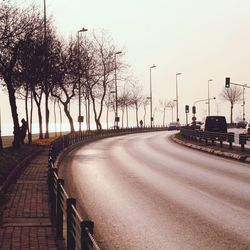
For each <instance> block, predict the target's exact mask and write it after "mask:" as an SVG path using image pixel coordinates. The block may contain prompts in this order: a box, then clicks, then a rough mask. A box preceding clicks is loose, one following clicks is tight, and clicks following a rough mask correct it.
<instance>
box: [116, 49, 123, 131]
mask: <svg viewBox="0 0 250 250" xmlns="http://www.w3.org/2000/svg"><path fill="white" fill-rule="evenodd" d="M121 53H122V52H121V51H117V52H115V128H117V129H118V123H119V117H118V95H117V76H116V68H117V65H116V55H119V54H121Z"/></svg>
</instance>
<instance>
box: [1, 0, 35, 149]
mask: <svg viewBox="0 0 250 250" xmlns="http://www.w3.org/2000/svg"><path fill="white" fill-rule="evenodd" d="M39 20H40V17H39V15H38V14H37V12H36V11H35V8H34V7H30V8H28V9H24V10H21V9H19V8H17V7H15V6H13V5H11V4H10V2H1V3H0V77H1V78H2V79H3V80H4V82H5V84H6V87H7V90H8V95H9V102H10V107H11V113H12V119H13V124H14V141H13V146H14V147H19V145H20V131H19V121H18V112H17V105H16V97H15V74H16V72H18V55H19V52H20V47H21V45H22V43H23V42H24V41H25V40H27V39H29V38H30V37H32V36H33V35H34V34H36V32H38V31H39V29H40V21H39Z"/></svg>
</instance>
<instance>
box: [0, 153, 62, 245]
mask: <svg viewBox="0 0 250 250" xmlns="http://www.w3.org/2000/svg"><path fill="white" fill-rule="evenodd" d="M47 162H48V150H47V149H43V150H42V151H41V152H40V153H38V154H37V155H36V156H35V157H34V158H33V159H32V160H31V161H30V162H29V163H28V164H27V166H25V167H24V169H23V171H22V173H21V175H20V176H19V177H18V179H17V180H16V181H15V183H13V184H11V185H10V187H9V188H8V190H7V192H6V194H5V198H6V203H5V204H3V205H2V206H3V215H2V222H1V224H0V249H3V250H10V249H11V250H14V249H15V250H19V249H20V250H26V249H49V250H54V249H62V247H61V246H60V244H59V241H57V240H56V234H55V230H54V228H53V225H52V222H51V218H50V214H49V205H48V185H47Z"/></svg>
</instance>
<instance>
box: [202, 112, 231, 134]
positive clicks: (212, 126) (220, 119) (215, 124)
mask: <svg viewBox="0 0 250 250" xmlns="http://www.w3.org/2000/svg"><path fill="white" fill-rule="evenodd" d="M204 131H209V132H216V133H227V122H226V118H225V116H207V117H206V121H205V127H204Z"/></svg>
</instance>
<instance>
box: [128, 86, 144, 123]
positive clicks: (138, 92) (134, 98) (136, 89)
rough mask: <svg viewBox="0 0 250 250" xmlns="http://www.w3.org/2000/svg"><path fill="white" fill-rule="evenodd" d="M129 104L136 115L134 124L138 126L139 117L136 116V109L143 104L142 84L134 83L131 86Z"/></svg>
mask: <svg viewBox="0 0 250 250" xmlns="http://www.w3.org/2000/svg"><path fill="white" fill-rule="evenodd" d="M130 98H131V104H133V105H134V107H135V115H136V125H137V127H139V117H138V110H139V107H140V106H141V105H143V103H144V101H145V97H144V96H143V94H142V86H139V85H137V83H134V84H133V85H132V87H131V97H130Z"/></svg>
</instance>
